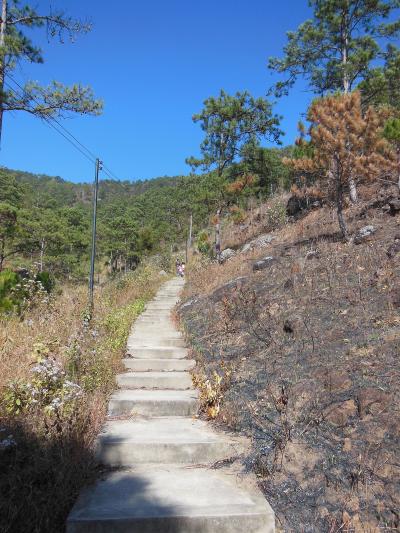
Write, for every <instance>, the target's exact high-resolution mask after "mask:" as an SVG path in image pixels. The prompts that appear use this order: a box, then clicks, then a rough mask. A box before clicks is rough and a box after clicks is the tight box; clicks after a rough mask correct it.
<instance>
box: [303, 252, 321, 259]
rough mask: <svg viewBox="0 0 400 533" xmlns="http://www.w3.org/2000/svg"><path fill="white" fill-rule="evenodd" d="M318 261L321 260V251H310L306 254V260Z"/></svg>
mask: <svg viewBox="0 0 400 533" xmlns="http://www.w3.org/2000/svg"><path fill="white" fill-rule="evenodd" d="M314 258H315V259H318V258H319V251H318V250H308V252H307V253H306V259H314Z"/></svg>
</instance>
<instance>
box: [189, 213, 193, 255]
mask: <svg viewBox="0 0 400 533" xmlns="http://www.w3.org/2000/svg"><path fill="white" fill-rule="evenodd" d="M192 231H193V214H192V213H190V219H189V248H191V247H192Z"/></svg>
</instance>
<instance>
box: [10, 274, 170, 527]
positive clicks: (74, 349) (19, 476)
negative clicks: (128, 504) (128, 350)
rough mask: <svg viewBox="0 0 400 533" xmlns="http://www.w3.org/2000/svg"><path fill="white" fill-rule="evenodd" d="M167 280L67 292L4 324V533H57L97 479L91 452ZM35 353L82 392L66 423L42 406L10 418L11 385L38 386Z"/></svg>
mask: <svg viewBox="0 0 400 533" xmlns="http://www.w3.org/2000/svg"><path fill="white" fill-rule="evenodd" d="M164 279H165V278H162V277H160V275H159V274H158V269H156V268H155V267H154V268H152V267H146V266H144V267H140V268H139V269H138V270H137V271H136V272H134V273H132V274H130V275H127V276H125V277H124V278H121V279H119V280H116V281H113V282H110V283H108V284H107V285H105V286H103V287H99V288H98V289H97V290H96V297H95V313H94V316H93V318H92V320H91V321H90V322H89V323H88V322H87V320H86V317H87V290H86V287H76V286H64V287H62V290H61V292H60V293H59V294H58V295H56V296H55V297H53V298H52V299H51V301H50V302H49V303H48V304H45V305H43V304H39V305H38V306H36V307H35V308H33V309H31V310H30V311H28V312H27V313H26V314H25V315H24V316H23V317H22V318H21V317H12V318H8V319H6V318H2V319H0V472H1V474H0V531H1V532H2V533H21V532H32V533H33V532H34V533H39V532H40V533H53V532H54V533H59V532H61V531H63V530H64V524H65V519H66V516H67V514H68V512H69V510H70V508H71V506H72V504H73V502H74V501H75V499H76V497H77V495H78V493H79V491H80V490H81V488H82V487H83V486H84V485H85V484H87V483H88V482H90V481H91V480H93V479H94V478H95V477H96V476H97V475H98V466H97V465H96V462H95V459H94V454H93V444H94V440H95V437H96V435H97V434H98V432H99V430H100V427H101V425H102V423H103V421H104V419H105V416H106V406H107V401H108V396H109V394H110V392H111V391H112V390H113V388H114V386H115V374H116V372H117V371H118V369H119V366H120V359H121V356H122V355H123V352H124V349H125V345H126V339H127V336H128V333H129V329H130V327H131V324H132V322H133V321H134V320H135V318H136V317H137V316H138V314H140V312H141V311H142V309H143V307H144V304H145V302H146V301H147V300H149V299H151V298H152V297H153V295H154V294H155V293H156V291H157V289H158V288H159V286H160V284H161V283H162V282H163V281H164ZM37 346H40V349H41V350H45V352H46V355H47V357H49V358H51V359H54V360H56V361H57V362H58V363H59V364H60V365H61V366H62V368H63V369H64V371H65V372H66V376H67V377H68V379H70V380H72V381H74V382H76V383H77V384H78V385H79V386H80V387H81V390H82V394H81V396H80V397H79V399H78V400H77V401H76V402H74V404H73V407H72V408H70V409H68V410H66V411H65V413H64V412H63V414H62V415H60V416H54V414H52V413H46V411H45V410H43V409H41V408H40V406H38V407H37V408H35V409H32V408H30V409H29V410H28V409H26V410H24V409H22V410H21V412H20V413H15V412H10V410H9V409H8V410H7V407H9V405H8V404H7V402H6V401H5V398H6V397H7V394H8V393H9V391H10V383H12V382H14V383H15V382H17V383H24V382H27V381H29V380H30V379H31V378H32V366H33V365H34V364H35V358H36V356H34V355H33V352H34V350H35V347H36V351H37Z"/></svg>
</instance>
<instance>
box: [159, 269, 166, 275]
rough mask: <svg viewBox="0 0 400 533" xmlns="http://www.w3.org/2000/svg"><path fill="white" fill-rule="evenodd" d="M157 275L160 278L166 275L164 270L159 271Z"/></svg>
mask: <svg viewBox="0 0 400 533" xmlns="http://www.w3.org/2000/svg"><path fill="white" fill-rule="evenodd" d="M159 274H160V276H166V275H167V273H166V272H165V270H160V272H159Z"/></svg>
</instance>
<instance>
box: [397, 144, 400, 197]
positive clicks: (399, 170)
mask: <svg viewBox="0 0 400 533" xmlns="http://www.w3.org/2000/svg"><path fill="white" fill-rule="evenodd" d="M397 176H398V180H397V185H398V187H399V190H400V145H399V146H398V148H397Z"/></svg>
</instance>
